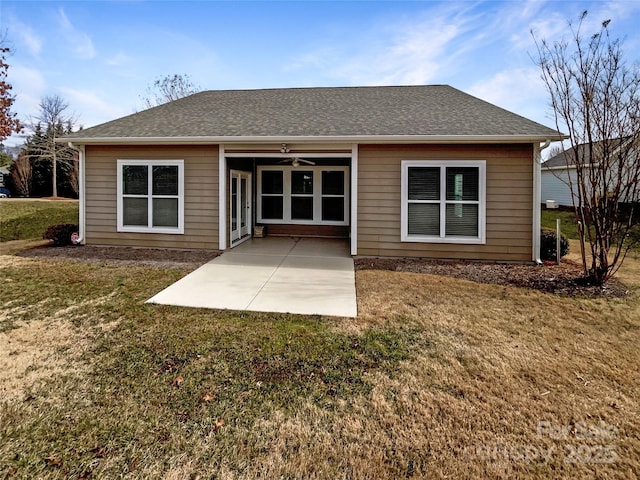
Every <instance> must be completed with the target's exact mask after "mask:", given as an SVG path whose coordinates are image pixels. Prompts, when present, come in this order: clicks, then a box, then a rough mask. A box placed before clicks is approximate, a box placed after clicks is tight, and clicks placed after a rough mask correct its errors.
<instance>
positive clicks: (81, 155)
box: [68, 142, 85, 245]
mask: <svg viewBox="0 0 640 480" xmlns="http://www.w3.org/2000/svg"><path fill="white" fill-rule="evenodd" d="M68 145H69V148H71V149H73V150H75V151H76V152H78V200H79V203H80V205H79V209H78V230H79V231H78V238H77V239H76V241H75V243H76V245H84V234H85V191H84V190H85V189H84V184H85V182H84V169H85V165H84V160H85V147H84V145H80V146H79V147H78V146H76V145H74V144H73V142H69V143H68Z"/></svg>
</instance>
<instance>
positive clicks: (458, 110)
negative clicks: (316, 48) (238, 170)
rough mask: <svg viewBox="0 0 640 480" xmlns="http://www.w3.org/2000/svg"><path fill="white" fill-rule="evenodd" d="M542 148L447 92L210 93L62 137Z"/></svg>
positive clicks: (533, 130) (522, 126)
mask: <svg viewBox="0 0 640 480" xmlns="http://www.w3.org/2000/svg"><path fill="white" fill-rule="evenodd" d="M306 137H309V138H314V139H318V138H326V139H327V140H330V139H342V140H349V139H352V140H354V141H357V139H366V138H371V137H376V138H377V139H382V140H385V137H386V139H393V138H398V137H407V139H409V138H413V139H418V138H419V139H424V140H425V141H427V140H429V139H434V140H435V139H437V138H444V137H446V138H449V137H451V138H452V140H455V139H459V140H461V141H464V140H467V141H472V140H473V139H474V138H480V137H482V138H483V139H484V141H491V140H495V141H498V140H499V141H513V142H518V141H520V142H524V141H527V142H529V141H543V140H545V139H552V140H553V139H559V134H558V132H557V131H556V130H553V129H551V128H548V127H545V126H544V125H541V124H539V123H536V122H534V121H532V120H529V119H527V118H524V117H521V116H520V115H517V114H515V113H512V112H509V111H507V110H504V109H502V108H500V107H497V106H495V105H493V104H491V103H488V102H485V101H483V100H480V99H478V98H476V97H473V96H471V95H468V94H466V93H464V92H461V91H460V90H457V89H455V88H452V87H450V86H448V85H425V86H397V87H336V88H287V89H266V90H212V91H205V92H201V93H196V94H194V95H191V96H188V97H185V98H182V99H179V100H176V101H173V102H170V103H166V104H164V105H160V106H158V107H154V108H151V109H149V110H144V111H142V112H139V113H135V114H133V115H129V116H127V117H123V118H120V119H117V120H113V121H111V122H107V123H104V124H102V125H98V126H95V127H91V128H87V129H85V130H82V131H80V132H77V133H74V134H72V135H69V136H68V137H65V138H66V139H68V140H74V141H76V142H78V143H82V142H85V143H100V142H106V143H116V142H123V141H138V142H144V141H148V142H150V141H158V140H164V141H167V142H171V141H175V142H193V141H203V142H204V141H224V140H225V139H227V140H229V141H231V140H241V139H259V138H269V139H282V140H284V139H291V141H293V140H295V139H300V138H306Z"/></svg>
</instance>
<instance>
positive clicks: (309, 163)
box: [298, 158, 316, 165]
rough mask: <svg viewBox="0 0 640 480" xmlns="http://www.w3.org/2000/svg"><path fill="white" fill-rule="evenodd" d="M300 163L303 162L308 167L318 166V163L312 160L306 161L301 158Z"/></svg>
mask: <svg viewBox="0 0 640 480" xmlns="http://www.w3.org/2000/svg"><path fill="white" fill-rule="evenodd" d="M298 161H299V162H302V163H306V164H307V165H315V164H316V162H314V161H312V160H306V159H304V158H299V159H298Z"/></svg>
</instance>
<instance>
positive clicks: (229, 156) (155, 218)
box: [64, 85, 562, 262]
mask: <svg viewBox="0 0 640 480" xmlns="http://www.w3.org/2000/svg"><path fill="white" fill-rule="evenodd" d="M561 138H562V137H561V135H560V134H559V133H558V132H557V131H556V130H553V129H551V128H548V127H546V126H543V125H541V124H539V123H536V122H534V121H531V120H528V119H526V118H523V117H521V116H519V115H516V114H514V113H511V112H509V111H506V110H504V109H502V108H499V107H497V106H495V105H492V104H490V103H487V102H485V101H483V100H480V99H478V98H475V97H473V96H471V95H467V94H466V93H463V92H461V91H459V90H456V89H455V88H452V87H450V86H447V85H427V86H391V87H341V88H287V89H264V90H229V91H204V92H201V93H197V94H194V95H191V96H188V97H185V98H182V99H179V100H176V101H173V102H170V103H167V104H164V105H161V106H158V107H155V108H151V109H149V110H145V111H142V112H139V113H135V114H133V115H129V116H127V117H123V118H120V119H117V120H114V121H111V122H108V123H105V124H102V125H98V126H95V127H92V128H87V129H85V130H82V131H80V132H77V133H74V134H72V135H69V136H67V137H65V139H64V141H66V142H70V144H71V146H73V147H75V148H76V149H78V151H79V152H80V169H81V173H80V181H81V186H80V205H81V208H80V237H81V241H82V242H83V243H86V244H92V245H127V246H144V247H163V248H187V249H218V250H225V249H228V248H233V247H234V246H236V245H239V244H240V243H241V242H243V241H244V240H246V239H248V238H251V237H252V235H253V234H254V232H255V229H254V227H256V226H261V227H264V228H265V230H266V234H267V235H287V236H289V235H292V236H319V237H344V238H349V241H350V249H351V254H352V255H362V256H415V257H430V258H446V259H453V258H455V259H481V260H499V261H517V262H521V261H532V260H536V259H538V257H539V255H538V252H539V230H540V228H539V225H540V221H539V217H540V203H541V200H540V158H541V155H540V151H541V148H544V147H545V146H546V145H548V144H549V141H554V140H559V139H561ZM541 144H543V145H541Z"/></svg>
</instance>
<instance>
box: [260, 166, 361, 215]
mask: <svg viewBox="0 0 640 480" xmlns="http://www.w3.org/2000/svg"><path fill="white" fill-rule="evenodd" d="M266 170H269V171H281V172H283V182H284V183H283V191H282V194H265V195H269V196H273V197H283V212H282V213H283V214H282V219H272V218H269V219H264V218H262V172H263V171H266ZM296 170H298V171H305V170H310V171H313V195H310V194H309V195H306V194H291V172H293V171H296ZM323 171H326V172H335V171H342V172H344V196H343V195H323V194H322V172H323ZM256 196H257V198H256V206H257V213H256V217H257V218H256V221H257V222H258V223H263V224H265V225H268V224H279V225H282V224H287V225H349V211H350V207H349V199H350V197H349V167H347V166H329V165H326V166H325V165H300V166H299V167H292V166H288V165H284V166H280V165H260V166H258V168H257V180H256ZM292 196H294V197H304V196H308V197H313V218H314V220H293V219H291V203H290V201H288V200H290V199H291V197H292ZM323 197H344V216H343V218H344V220H343V221H341V222H340V221H332V220H322V198H323Z"/></svg>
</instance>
